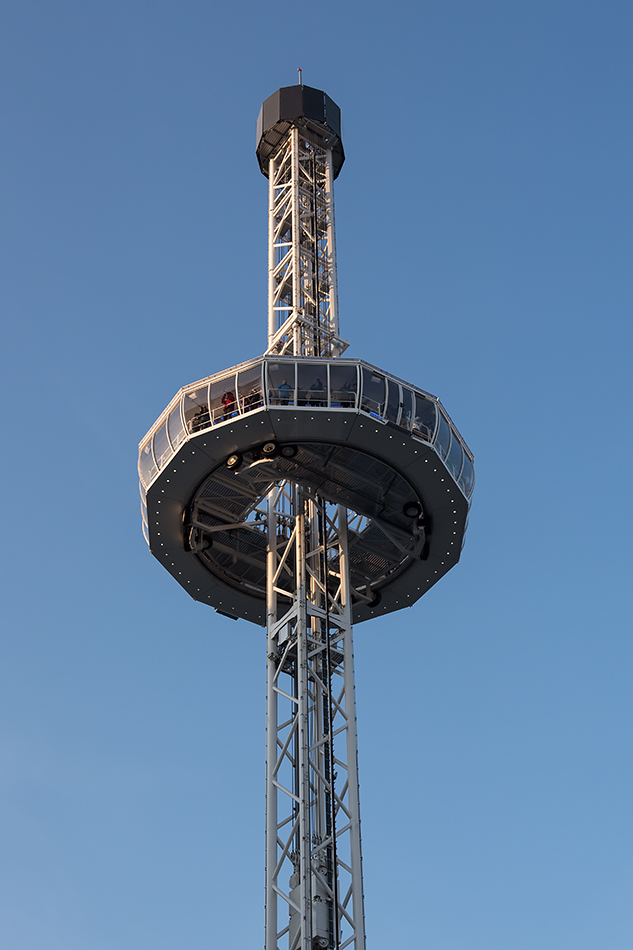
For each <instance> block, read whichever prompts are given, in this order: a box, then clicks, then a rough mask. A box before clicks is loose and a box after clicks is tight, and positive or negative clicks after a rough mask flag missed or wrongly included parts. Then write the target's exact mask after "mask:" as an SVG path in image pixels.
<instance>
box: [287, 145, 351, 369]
mask: <svg viewBox="0 0 633 950" xmlns="http://www.w3.org/2000/svg"><path fill="white" fill-rule="evenodd" d="M317 138H318V137H317V136H314V135H311V133H310V131H309V129H298V128H296V127H293V128H292V129H290V131H289V133H288V135H287V137H286V139H285V141H284V143H283V144H282V146H281V147H280V149H278V151H277V152H276V154H275V155H274V156H273V157H272V158H271V159H270V165H269V203H268V352H269V353H275V354H278V355H283V354H285V353H287V354H292V355H294V356H340V355H341V354H342V353H343V352H344V351H345V350H346V349H347V346H348V344H347V343H346V341H345V340H342V339H341V338H340V336H339V324H338V291H337V282H336V245H335V235H334V200H333V171H332V151H331V149H329V148H324V147H322V145H319V144H318V142H317Z"/></svg>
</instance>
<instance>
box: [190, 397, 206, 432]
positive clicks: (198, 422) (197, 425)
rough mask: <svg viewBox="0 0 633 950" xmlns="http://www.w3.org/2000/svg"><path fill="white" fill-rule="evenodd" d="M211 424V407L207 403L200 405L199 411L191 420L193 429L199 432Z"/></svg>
mask: <svg viewBox="0 0 633 950" xmlns="http://www.w3.org/2000/svg"><path fill="white" fill-rule="evenodd" d="M208 425H209V407H208V406H207V405H206V404H205V405H202V406H200V408H199V409H198V411H197V413H196V414H195V416H194V417H193V419H192V420H191V431H192V432H198V431H199V430H200V429H204V427H205V426H208Z"/></svg>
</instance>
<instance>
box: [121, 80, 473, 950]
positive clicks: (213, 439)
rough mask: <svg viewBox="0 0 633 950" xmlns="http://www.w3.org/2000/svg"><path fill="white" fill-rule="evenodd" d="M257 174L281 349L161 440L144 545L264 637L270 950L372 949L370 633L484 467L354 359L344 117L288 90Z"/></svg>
mask: <svg viewBox="0 0 633 950" xmlns="http://www.w3.org/2000/svg"><path fill="white" fill-rule="evenodd" d="M257 159H258V161H259V167H260V169H261V172H262V174H263V175H264V176H265V177H266V178H268V189H269V206H268V348H267V350H266V352H265V353H264V355H263V356H260V357H257V358H256V359H251V360H248V361H247V362H244V363H240V364H239V365H238V366H233V367H231V368H230V369H226V370H223V371H221V372H218V373H215V374H214V375H212V376H209V377H207V378H205V379H202V380H199V381H198V382H195V383H192V384H191V385H189V386H185V387H183V388H182V389H181V390H180V391H179V392H178V393H177V394H176V396H175V397H174V398H173V400H172V401H171V402H170V404H169V405H168V406H167V408H166V409H165V411H164V412H163V413H162V414H161V415H160V416H159V418H158V420H157V421H156V422H155V424H154V425H153V426H152V427H151V429H150V430H149V432H148V433H147V435H146V436H145V437H144V438H143V440H142V441H141V443H140V446H139V474H140V489H141V499H142V511H143V533H144V535H145V539H146V540H147V543H148V545H149V548H150V551H151V552H152V554H153V555H154V557H156V558H157V559H158V561H160V563H161V564H162V565H163V567H165V568H166V570H167V571H169V573H170V574H171V575H172V577H174V579H175V580H176V581H177V582H178V583H179V584H180V585H181V586H182V587H183V588H184V589H185V590H186V591H187V593H188V594H189V595H190V596H191V597H193V598H194V600H199V601H201V602H202V603H204V604H208V605H209V606H211V607H213V608H214V609H215V610H216V611H217V612H218V613H220V614H222V615H223V616H225V617H230V618H232V619H234V620H238V619H242V620H247V621H250V622H251V623H254V624H258V625H260V626H262V627H265V628H266V637H267V640H266V663H267V759H266V928H265V929H266V936H265V948H266V950H315V948H323V950H326V948H327V950H344V948H346V947H351V948H353V950H365V925H364V912H363V886H362V865H361V834H360V811H359V784H358V760H357V737H356V712H355V700H354V669H353V648H352V625H353V624H358V623H362V622H364V621H366V620H370V619H371V618H372V617H379V616H382V615H384V614H388V613H391V612H393V611H396V610H401V609H402V608H404V607H410V606H412V605H413V604H414V603H415V602H416V601H417V600H418V599H419V598H420V597H422V595H423V594H424V593H425V592H426V591H427V590H429V589H430V588H431V587H432V586H433V584H435V583H436V582H437V581H438V580H439V579H440V578H441V577H442V575H443V574H445V573H446V572H447V571H449V570H450V569H451V567H453V566H454V565H455V564H456V563H457V561H458V560H459V556H460V552H461V549H462V545H463V541H464V533H465V530H466V524H467V518H468V510H469V505H470V499H471V495H472V490H473V485H474V469H473V456H472V453H471V452H470V450H469V448H468V446H467V445H466V443H465V442H464V440H463V438H462V437H461V435H460V434H459V432H458V430H457V428H456V427H455V425H454V423H453V422H452V421H451V419H450V417H449V415H448V413H447V412H446V410H445V409H444V407H443V406H442V404H441V403H440V401H439V399H438V398H437V397H436V396H433V395H431V394H430V393H428V392H426V391H425V390H424V389H421V388H420V387H419V386H416V385H413V384H411V383H408V382H405V381H404V380H403V379H400V378H399V377H397V376H394V375H393V374H392V373H389V372H386V371H385V370H383V369H381V368H379V367H377V366H373V365H371V364H369V363H366V362H364V361H363V360H360V359H351V358H347V357H346V356H345V355H344V354H345V352H346V350H347V347H348V344H347V342H346V341H345V340H344V339H343V338H342V337H341V334H340V330H339V316H338V297H337V279H336V244H335V233H334V192H333V185H334V180H335V179H336V178H337V176H338V175H339V173H340V171H341V167H342V165H343V162H344V160H345V155H344V151H343V143H342V137H341V115H340V109H339V107H338V106H337V105H336V103H335V102H333V100H332V99H330V97H329V96H328V95H326V94H325V93H324V92H322V91H320V90H318V89H313V88H311V87H309V86H303V85H299V86H289V87H286V88H283V89H279V90H278V91H277V92H275V93H274V94H273V95H272V96H270V97H269V98H268V99H266V101H265V102H264V104H263V106H262V109H261V112H260V114H259V118H258V120H257Z"/></svg>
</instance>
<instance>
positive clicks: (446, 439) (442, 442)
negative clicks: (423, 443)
mask: <svg viewBox="0 0 633 950" xmlns="http://www.w3.org/2000/svg"><path fill="white" fill-rule="evenodd" d="M450 442H451V430H450V429H449V427H448V422H447V421H446V419H445V418H444V416H443V415H442V413H441V412H440V424H439V426H438V429H437V435H436V437H435V445H436V448H437V450H438V452H439V453H440V455H441V456H442V458H443V459H445V458H446V455H447V453H448V447H449V445H450Z"/></svg>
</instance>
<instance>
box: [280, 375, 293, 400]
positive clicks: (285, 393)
mask: <svg viewBox="0 0 633 950" xmlns="http://www.w3.org/2000/svg"><path fill="white" fill-rule="evenodd" d="M277 393H278V395H279V405H280V406H287V405H288V403H289V401H290V393H291V387H290V386H289V385H288V381H287V379H286V378H285V377H284V379H282V381H281V382H280V383H279V386H278V387H277Z"/></svg>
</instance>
